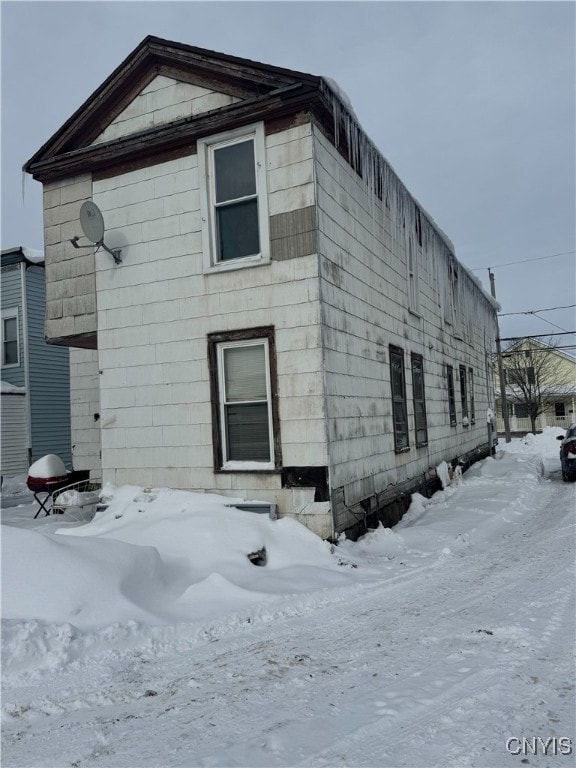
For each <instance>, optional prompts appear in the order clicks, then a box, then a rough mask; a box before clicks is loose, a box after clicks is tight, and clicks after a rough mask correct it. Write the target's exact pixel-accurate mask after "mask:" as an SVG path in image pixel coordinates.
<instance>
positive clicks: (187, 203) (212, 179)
mask: <svg viewBox="0 0 576 768" xmlns="http://www.w3.org/2000/svg"><path fill="white" fill-rule="evenodd" d="M25 169H26V170H27V171H28V172H29V173H31V174H32V175H33V176H34V178H36V179H38V180H40V181H41V182H42V183H43V185H44V218H45V240H46V259H47V263H46V269H47V276H48V306H47V318H46V332H47V334H48V336H49V337H50V338H51V340H52V342H54V343H59V344H63V345H66V346H70V347H72V349H71V364H72V370H73V375H75V374H80V375H81V381H79V382H78V381H77V382H76V383H75V382H74V379H73V383H72V391H73V393H75V395H74V396H73V412H72V416H73V442H74V443H75V444H76V446H77V448H78V446H80V447H81V443H82V435H85V444H84V447H83V449H82V451H83V461H84V466H83V467H82V468H90V469H91V470H92V472H93V473H94V474H95V473H99V472H100V471H101V473H102V476H103V478H104V480H106V481H111V482H112V483H115V484H124V483H134V484H137V485H144V486H168V487H174V488H187V489H200V490H205V491H210V492H218V493H221V494H224V495H227V496H232V497H239V496H242V497H245V498H249V499H262V500H268V501H271V502H275V503H276V504H277V505H278V510H279V514H280V515H292V516H294V517H296V518H297V519H298V520H300V521H301V522H303V523H305V524H306V525H308V526H309V527H310V528H311V529H313V530H314V531H316V532H318V533H319V534H320V535H322V536H325V537H330V536H333V535H335V534H337V533H338V532H340V531H343V530H349V531H350V530H359V529H360V528H361V527H362V526H363V525H364V524H365V523H366V522H374V521H375V520H376V519H377V518H378V517H380V518H381V519H384V520H385V521H387V522H393V521H395V520H397V519H398V518H399V517H400V516H401V514H402V512H403V510H404V509H405V508H406V502H407V499H408V498H409V494H410V493H411V492H413V491H415V490H420V491H421V492H423V493H427V492H429V490H430V489H431V488H432V487H434V486H435V484H436V483H437V482H438V480H437V476H436V471H435V468H436V467H437V466H438V465H439V464H440V463H441V462H444V461H446V462H454V461H459V460H460V461H462V462H463V463H468V462H470V461H473V460H475V459H476V458H478V457H480V456H483V455H486V454H487V453H488V451H489V448H490V447H489V445H488V432H487V425H486V412H487V409H488V408H489V407H493V405H494V403H493V398H492V373H491V367H490V360H491V355H492V353H493V340H494V338H495V333H496V308H497V305H496V304H495V302H494V300H493V299H492V298H491V297H490V296H489V295H488V294H487V293H485V292H484V290H483V289H482V287H481V285H480V283H479V282H478V281H477V279H476V278H474V277H473V276H472V275H471V273H470V272H468V271H467V270H466V269H465V268H464V267H463V266H462V265H461V264H460V263H459V262H458V261H457V259H456V258H455V255H454V249H453V246H452V244H451V242H450V240H449V239H448V238H447V237H446V235H445V234H444V233H443V232H442V231H441V230H440V229H439V228H438V227H437V226H436V224H435V223H434V221H433V220H432V219H431V217H430V216H429V214H427V213H426V211H425V210H424V209H423V208H422V207H421V206H420V204H419V203H418V202H417V201H416V200H415V199H414V198H413V197H412V196H411V195H410V193H409V192H408V191H407V190H406V188H405V187H404V185H403V184H402V182H401V181H400V180H399V178H398V177H397V176H396V174H395V173H394V171H393V170H392V169H391V167H390V166H389V165H388V163H387V161H386V160H385V159H384V158H383V157H382V155H381V154H380V152H379V151H378V150H377V149H376V148H375V147H374V145H373V144H372V143H371V142H370V140H369V139H368V138H367V136H366V135H365V134H364V132H363V131H362V129H361V127H360V126H359V125H358V123H357V122H356V119H355V117H354V115H353V113H352V112H351V110H350V108H349V106H348V105H347V103H346V102H345V100H343V97H342V96H341V94H340V92H339V90H338V89H337V87H335V85H334V84H333V83H332V82H331V81H329V80H327V79H323V78H321V77H317V76H313V75H308V74H305V73H301V72H294V71H291V70H287V69H280V68H277V67H272V66H268V65H264V64H260V63H257V62H253V61H248V60H244V59H239V58H236V57H232V56H227V55H224V54H220V53H215V52H213V51H205V50H202V49H199V48H194V47H191V46H188V45H182V44H180V43H173V42H169V41H166V40H161V39H158V38H155V37H148V38H146V39H145V40H144V41H143V42H142V43H141V44H140V45H139V46H138V47H137V48H136V50H135V51H133V52H132V53H131V54H130V55H129V56H128V58H127V59H126V60H125V61H124V62H123V63H122V64H121V65H120V66H119V67H118V68H117V69H116V70H115V71H114V72H113V73H112V75H111V76H110V77H109V78H108V79H107V80H106V81H105V82H104V83H103V84H102V85H101V86H100V87H99V88H98V89H97V90H96V92H95V93H94V94H92V96H90V98H89V99H88V100H87V101H86V102H85V104H84V105H82V106H81V107H80V108H79V109H78V111H77V112H76V113H75V114H74V115H73V116H72V117H71V118H70V119H69V120H68V121H67V122H66V123H65V125H64V126H62V128H61V129H60V130H59V131H58V132H57V133H56V134H55V135H54V136H53V137H52V138H51V139H50V140H49V141H48V142H47V143H46V144H45V145H44V146H43V147H42V148H41V149H40V150H39V151H38V152H37V153H36V154H35V155H34V157H32V158H31V160H29V161H28V163H27V164H26V166H25ZM85 201H93V202H94V203H96V205H97V206H98V207H99V208H100V210H101V211H102V214H103V218H104V222H105V226H106V234H105V244H106V246H107V247H108V248H110V249H121V254H120V258H121V260H122V261H121V263H120V264H116V263H115V262H114V260H113V259H112V258H111V256H110V254H109V253H107V252H106V251H105V250H104V249H102V248H100V249H97V250H96V253H95V252H94V249H93V248H86V249H84V250H79V249H77V248H75V247H73V245H72V243H71V242H70V241H71V239H72V238H74V237H76V236H79V235H80V236H81V235H82V230H81V228H80V222H79V212H80V208H81V205H82V203H83V202H85ZM77 244H81V245H87V244H88V241H87V240H86V239H84V238H81V239H80V240H79V241H77ZM74 348H76V349H74ZM78 348H81V349H78ZM74 398H75V399H74ZM74 402H75V403H76V410H74ZM80 406H82V407H80ZM81 414H82V415H81ZM79 425H81V426H79ZM100 452H101V459H100ZM75 461H76V458H75ZM75 468H80V467H75ZM391 504H395V506H394V507H391V506H390V505H391Z"/></svg>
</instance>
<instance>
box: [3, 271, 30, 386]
mask: <svg viewBox="0 0 576 768" xmlns="http://www.w3.org/2000/svg"><path fill="white" fill-rule="evenodd" d="M1 277H2V309H3V310H5V309H18V349H19V354H20V360H19V365H17V366H7V367H4V366H2V381H7V382H8V383H9V384H14V385H15V386H17V387H24V386H25V385H26V377H25V366H24V344H23V335H22V334H23V317H22V281H21V277H20V265H19V264H18V265H15V266H10V267H2V275H1Z"/></svg>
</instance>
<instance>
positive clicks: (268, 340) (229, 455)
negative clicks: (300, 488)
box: [208, 328, 280, 470]
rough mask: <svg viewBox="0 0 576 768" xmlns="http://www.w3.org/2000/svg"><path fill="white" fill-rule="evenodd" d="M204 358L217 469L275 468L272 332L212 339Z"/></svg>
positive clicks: (239, 333)
mask: <svg viewBox="0 0 576 768" xmlns="http://www.w3.org/2000/svg"><path fill="white" fill-rule="evenodd" d="M208 354H209V359H210V370H211V389H212V415H213V430H212V431H213V442H214V458H215V468H216V469H223V470H226V469H229V470H243V469H250V470H259V469H260V470H266V469H274V468H275V467H277V466H279V458H280V457H279V453H280V449H279V435H278V431H279V424H278V417H277V409H276V397H275V394H274V391H273V390H275V358H274V334H273V330H272V329H270V328H260V329H251V330H246V331H235V332H230V333H219V334H212V335H211V336H210V337H209V339H208ZM273 374H274V375H273Z"/></svg>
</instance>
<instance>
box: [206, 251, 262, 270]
mask: <svg viewBox="0 0 576 768" xmlns="http://www.w3.org/2000/svg"><path fill="white" fill-rule="evenodd" d="M266 264H270V259H267V258H262V257H260V256H258V257H255V256H246V257H244V258H243V259H230V261H221V262H219V263H218V264H213V265H212V266H210V267H208V268H206V269H205V270H204V274H205V275H215V274H217V273H218V272H234V271H236V270H237V269H248V267H263V266H264V265H266Z"/></svg>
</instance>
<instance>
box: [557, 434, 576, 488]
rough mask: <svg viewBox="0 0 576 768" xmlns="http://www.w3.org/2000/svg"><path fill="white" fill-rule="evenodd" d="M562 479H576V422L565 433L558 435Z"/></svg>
mask: <svg viewBox="0 0 576 768" xmlns="http://www.w3.org/2000/svg"><path fill="white" fill-rule="evenodd" d="M557 439H558V440H562V442H561V444H560V464H561V466H562V480H576V424H571V425H570V426H569V427H568V432H566V434H565V435H558V438H557Z"/></svg>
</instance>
